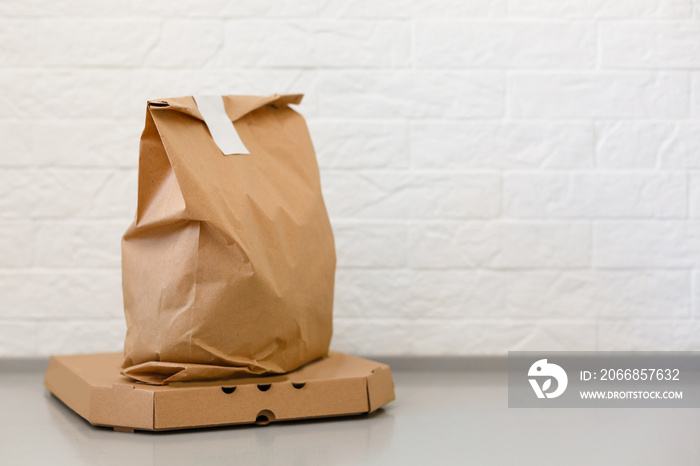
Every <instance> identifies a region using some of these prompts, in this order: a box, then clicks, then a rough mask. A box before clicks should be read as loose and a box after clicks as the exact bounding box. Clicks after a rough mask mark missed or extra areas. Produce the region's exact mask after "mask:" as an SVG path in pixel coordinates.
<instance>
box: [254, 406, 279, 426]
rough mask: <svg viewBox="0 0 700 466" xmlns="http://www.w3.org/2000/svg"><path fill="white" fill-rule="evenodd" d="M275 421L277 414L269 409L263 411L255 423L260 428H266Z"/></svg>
mask: <svg viewBox="0 0 700 466" xmlns="http://www.w3.org/2000/svg"><path fill="white" fill-rule="evenodd" d="M274 420H275V413H273V412H272V411H270V410H269V409H263V410H262V411H260V412H259V413H258V415H257V417H256V418H255V423H256V424H257V425H259V426H265V425H267V424H269V423H271V422H273V421H274Z"/></svg>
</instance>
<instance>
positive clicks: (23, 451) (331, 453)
mask: <svg viewBox="0 0 700 466" xmlns="http://www.w3.org/2000/svg"><path fill="white" fill-rule="evenodd" d="M402 365H403V366H410V365H407V364H402ZM29 366H31V365H29ZM34 366H36V367H34V369H31V368H30V369H27V368H26V367H25V368H22V367H23V366H22V364H12V365H9V366H8V364H0V413H1V415H0V464H3V465H4V464H8V465H12V464H18V465H20V464H21V465H28V464H51V465H60V464H71V465H75V464H89V465H97V464H119V465H123V464H128V463H134V464H139V465H148V464H157V465H168V466H171V465H178V464H202V465H214V464H237V465H239V464H240V465H247V464H251V465H262V464H274V465H282V464H285V465H286V464H299V465H333V464H397V465H406V464H409V465H412V464H428V465H432V464H435V465H438V464H439V465H452V464H509V465H510V464H518V465H530V464H531V465H538V466H540V465H550V464H559V463H560V464H567V465H573V464H614V465H622V464H673V465H681V464H689V465H690V464H692V465H697V464H700V441H699V440H698V435H699V434H700V410H697V409H509V408H508V406H507V405H508V401H507V390H508V389H507V375H506V373H505V371H503V370H495V369H494V370H490V369H488V368H487V367H483V366H484V365H483V364H482V365H481V366H482V367H479V368H476V369H472V370H467V369H459V370H438V371H436V370H416V369H407V367H404V368H403V369H402V368H400V367H397V368H395V369H394V380H395V384H396V401H394V402H392V403H390V404H389V405H387V406H386V407H385V408H384V409H382V410H379V411H378V412H377V413H374V414H372V415H369V416H368V415H363V416H353V417H346V418H334V419H324V420H315V421H295V422H281V423H276V424H275V423H273V424H270V425H267V426H236V427H217V428H207V429H193V430H187V431H175V432H136V433H131V434H129V433H122V432H114V431H113V430H112V429H108V428H101V427H93V426H91V425H90V424H88V423H87V422H86V421H84V420H83V419H82V418H81V417H79V416H78V415H76V414H75V413H73V412H72V411H71V410H70V409H68V408H67V407H66V406H65V405H63V404H62V403H61V402H60V401H59V400H58V399H56V398H55V397H53V396H52V395H51V394H50V393H49V392H48V391H47V390H46V389H45V388H44V386H43V382H42V378H43V372H42V367H41V366H42V364H38V365H37V364H36V363H35V364H34Z"/></svg>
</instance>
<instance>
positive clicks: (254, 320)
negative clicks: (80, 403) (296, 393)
mask: <svg viewBox="0 0 700 466" xmlns="http://www.w3.org/2000/svg"><path fill="white" fill-rule="evenodd" d="M217 98H218V96H217ZM301 98H302V95H273V96H269V97H253V96H233V95H229V96H224V97H221V98H220V99H222V100H221V101H222V102H223V107H222V115H223V116H222V117H221V119H222V120H224V121H225V124H224V126H226V125H227V124H228V122H233V124H231V125H230V126H231V128H228V129H227V128H223V129H222V128H221V127H219V128H218V130H221V131H224V132H226V131H231V132H232V133H233V135H234V136H236V137H238V138H240V139H239V143H242V145H240V147H241V148H242V149H241V150H239V152H240V153H235V154H232V155H224V153H223V152H222V149H221V148H220V146H219V145H217V142H216V141H215V138H214V136H216V134H215V133H216V132H215V131H214V126H215V125H214V124H213V123H212V124H211V126H212V128H211V131H210V128H209V127H208V126H207V123H205V121H204V120H206V122H209V119H207V118H205V117H204V116H203V113H204V112H200V109H199V108H198V105H197V101H196V100H195V98H193V97H180V98H172V99H164V100H155V101H150V102H149V103H148V108H147V112H146V126H145V129H144V131H143V135H142V136H141V145H140V157H139V181H138V207H137V214H136V219H135V220H134V222H133V223H132V224H131V226H130V227H129V228H128V230H127V231H126V233H125V234H124V237H123V240H122V282H123V291H124V308H125V315H126V322H127V335H126V341H125V344H124V353H125V359H124V362H123V364H122V373H123V374H124V375H126V376H128V377H130V378H132V379H135V380H139V381H142V382H146V383H150V384H166V383H169V382H175V381H177V382H179V381H195V380H211V379H219V378H236V377H244V376H250V375H254V374H261V375H262V374H279V373H284V372H288V371H292V370H294V369H296V368H298V367H300V366H302V365H304V364H306V363H309V362H311V361H313V360H315V359H318V358H321V357H324V356H326V355H327V353H328V346H329V343H330V339H331V334H332V306H333V284H334V275H335V246H334V242H333V233H332V230H331V226H330V222H329V219H328V214H327V212H326V207H325V204H324V202H323V197H322V195H321V185H320V177H319V169H318V164H317V161H316V156H315V153H314V148H313V145H312V143H311V138H310V136H309V132H308V129H307V127H306V123H305V121H304V118H303V117H302V116H301V115H300V114H298V113H297V112H295V111H294V110H293V109H292V108H290V107H289V105H290V104H298V103H299V102H300V101H301ZM200 106H201V104H200ZM202 109H203V107H202ZM223 109H225V114H224V113H223ZM226 117H227V118H226ZM218 130H217V131H218ZM229 135H230V134H229Z"/></svg>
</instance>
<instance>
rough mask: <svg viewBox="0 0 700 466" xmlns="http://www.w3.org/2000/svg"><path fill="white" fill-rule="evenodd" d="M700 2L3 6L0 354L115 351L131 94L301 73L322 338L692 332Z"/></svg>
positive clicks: (432, 351)
mask: <svg viewBox="0 0 700 466" xmlns="http://www.w3.org/2000/svg"><path fill="white" fill-rule="evenodd" d="M698 19H700V3H698V2H697V1H693V0H616V1H609V0H472V1H464V0H449V1H441V2H430V1H427V0H389V1H384V2H378V1H370V0H304V1H299V0H296V1H281V2H280V1H272V0H244V1H236V2H233V1H226V0H209V1H201V2H192V1H185V0H155V1H148V2H144V1H136V0H117V1H112V2H94V1H87V0H65V1H60V2H56V1H49V0H14V1H3V2H0V109H2V111H1V112H0V356H37V355H47V354H50V353H57V352H79V351H98V350H99V351H103V350H105V351H106V350H118V349H119V348H120V347H121V341H122V338H123V334H124V322H123V317H122V303H121V288H120V255H119V239H120V236H121V234H122V233H123V231H124V229H125V228H126V226H127V225H128V223H129V221H130V219H131V217H132V215H133V213H134V209H135V199H136V166H137V156H138V154H137V151H138V138H139V134H140V131H141V129H142V127H143V115H144V108H145V105H144V104H145V101H146V100H147V99H151V98H157V97H167V96H176V95H190V94H193V93H263V94H267V93H272V92H304V93H306V98H305V100H304V103H303V104H302V106H301V107H300V111H301V112H302V113H303V114H304V115H305V116H306V117H307V119H308V122H309V126H310V129H311V132H312V136H313V138H314V141H315V144H316V148H317V151H318V157H319V161H320V164H321V167H322V176H323V186H324V190H325V194H326V199H327V204H328V208H329V211H330V213H331V216H332V221H333V225H334V229H335V233H336V238H337V239H336V241H337V246H338V265H339V270H338V278H337V299H336V311H335V317H336V319H335V337H334V341H333V346H334V348H335V349H339V350H346V351H352V352H355V353H360V354H366V355H382V354H386V355H388V354H391V355H401V354H409V355H415V354H427V355H467V354H484V353H486V354H504V353H505V352H506V351H507V350H509V349H559V350H561V349H614V350H621V349H696V350H697V349H700V21H698Z"/></svg>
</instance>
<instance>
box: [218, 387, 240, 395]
mask: <svg viewBox="0 0 700 466" xmlns="http://www.w3.org/2000/svg"><path fill="white" fill-rule="evenodd" d="M221 391H222V392H224V393H226V394H227V395H230V394H231V393H233V392H235V391H236V387H221Z"/></svg>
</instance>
